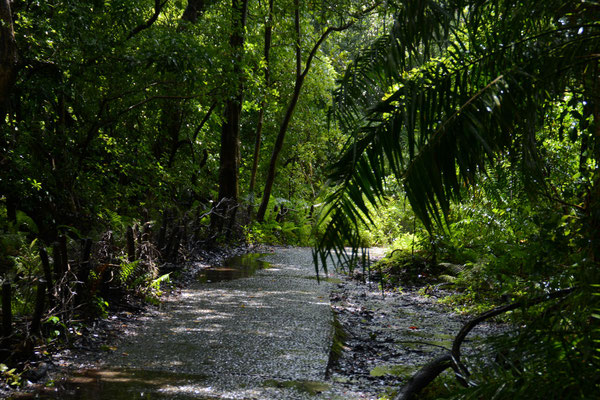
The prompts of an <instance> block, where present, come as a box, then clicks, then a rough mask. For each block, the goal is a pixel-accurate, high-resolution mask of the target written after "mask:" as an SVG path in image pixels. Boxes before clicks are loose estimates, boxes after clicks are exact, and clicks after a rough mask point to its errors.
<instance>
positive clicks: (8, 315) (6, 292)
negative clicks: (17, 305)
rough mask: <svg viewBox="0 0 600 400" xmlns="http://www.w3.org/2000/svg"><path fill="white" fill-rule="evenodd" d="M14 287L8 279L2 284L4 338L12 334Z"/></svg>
mask: <svg viewBox="0 0 600 400" xmlns="http://www.w3.org/2000/svg"><path fill="white" fill-rule="evenodd" d="M11 304H12V285H11V284H10V281H9V280H8V279H6V280H5V281H4V283H3V284H2V336H4V337H5V338H7V337H9V336H10V335H11V334H12V305H11Z"/></svg>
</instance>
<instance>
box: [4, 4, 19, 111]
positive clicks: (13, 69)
mask: <svg viewBox="0 0 600 400" xmlns="http://www.w3.org/2000/svg"><path fill="white" fill-rule="evenodd" d="M18 61H19V58H18V53H17V42H16V40H15V31H14V29H13V18H12V11H11V8H10V0H0V120H4V116H5V115H6V113H7V111H8V99H9V97H10V94H11V92H12V89H13V86H14V84H15V80H16V76H17V63H18Z"/></svg>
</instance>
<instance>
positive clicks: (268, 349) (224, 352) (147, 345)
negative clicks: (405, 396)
mask: <svg viewBox="0 0 600 400" xmlns="http://www.w3.org/2000/svg"><path fill="white" fill-rule="evenodd" d="M263 259H264V260H265V261H268V262H269V263H270V264H271V266H270V268H268V269H264V270H260V271H258V272H257V273H256V274H255V275H253V276H251V277H246V278H241V279H235V280H230V281H221V282H211V283H201V282H197V283H194V284H192V285H191V286H190V287H188V288H186V289H184V290H182V292H181V293H180V295H178V296H174V297H173V298H171V299H168V300H167V301H166V302H165V303H164V304H163V305H162V307H161V310H160V311H157V312H156V313H155V314H154V315H152V314H151V315H149V316H147V317H146V318H144V319H145V321H139V323H138V324H136V326H134V327H132V328H130V329H127V330H126V331H125V332H124V336H123V337H122V339H121V340H120V341H119V342H118V343H117V344H116V345H115V346H113V347H112V350H113V351H111V352H110V353H109V355H108V356H107V357H106V358H105V359H104V360H103V362H102V363H101V364H102V365H101V367H100V368H94V369H89V370H85V371H81V372H80V373H78V374H75V376H74V377H73V378H72V379H70V382H69V383H67V384H65V386H66V387H67V390H66V392H62V393H61V396H60V397H61V399H75V398H80V399H84V398H93V399H97V400H101V399H111V400H118V399H142V398H148V397H149V398H152V399H212V398H215V399H217V398H218V399H304V398H312V399H314V398H315V395H316V396H317V397H320V394H321V393H322V392H326V391H328V390H329V389H330V388H329V386H328V385H327V384H325V383H323V382H324V381H325V373H326V369H327V364H328V361H329V350H330V347H331V339H332V331H333V330H332V321H333V314H332V311H331V305H330V301H329V294H330V291H331V285H330V284H329V283H327V282H323V283H321V284H318V283H317V281H316V280H315V279H314V266H313V259H312V255H311V250H310V249H297V248H296V249H287V248H278V249H277V251H276V253H275V254H271V255H267V256H265V257H264V258H263ZM323 396H326V397H322V398H335V396H334V397H331V396H332V393H331V392H330V393H329V394H328V395H325V394H323Z"/></svg>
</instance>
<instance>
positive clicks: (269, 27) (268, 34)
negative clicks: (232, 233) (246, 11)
mask: <svg viewBox="0 0 600 400" xmlns="http://www.w3.org/2000/svg"><path fill="white" fill-rule="evenodd" d="M272 37H273V0H269V15H268V17H267V22H266V24H265V48H264V58H265V70H264V73H265V94H264V98H263V100H262V101H261V103H260V111H259V112H258V121H257V123H256V133H255V139H254V154H253V161H252V171H251V172H250V188H249V193H250V205H249V207H248V214H251V213H252V212H253V208H254V186H255V185H256V172H257V170H258V160H259V155H260V147H261V136H262V130H263V121H264V115H265V108H266V106H267V96H268V91H269V88H270V86H271V82H270V80H271V77H270V71H269V58H270V57H269V56H270V53H271V39H272Z"/></svg>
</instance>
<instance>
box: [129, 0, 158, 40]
mask: <svg viewBox="0 0 600 400" xmlns="http://www.w3.org/2000/svg"><path fill="white" fill-rule="evenodd" d="M168 1H169V0H165V1H163V2H162V3H161V1H160V0H154V14H153V15H152V16H151V17H150V19H148V21H146V22H145V23H143V24H140V25H138V26H136V27H135V28H134V29H133V30H132V31H131V32H129V35H127V39H126V40H129V39H131V38H132V37H134V36H135V35H137V34H138V33H140V32H141V31H143V30H144V29H148V28H150V27H151V26H152V24H154V23H155V22H156V20H157V19H158V16H159V15H160V12H161V11H162V9H163V8H164V6H165V5H166V4H167V2H168Z"/></svg>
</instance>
